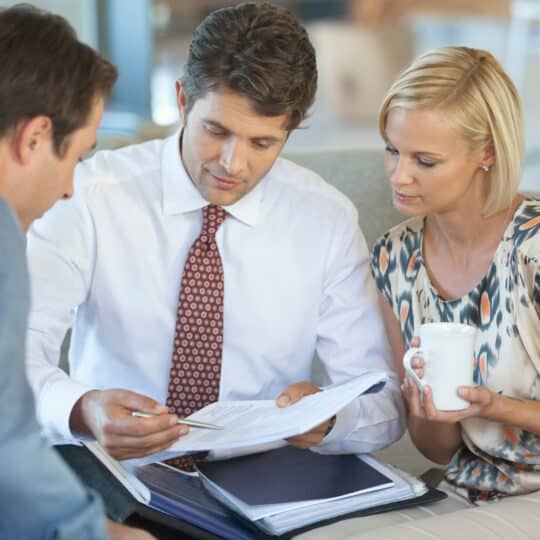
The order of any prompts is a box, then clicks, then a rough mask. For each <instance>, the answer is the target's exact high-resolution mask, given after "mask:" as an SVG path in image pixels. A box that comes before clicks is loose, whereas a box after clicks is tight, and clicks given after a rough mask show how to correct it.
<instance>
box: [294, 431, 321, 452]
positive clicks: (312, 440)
mask: <svg viewBox="0 0 540 540" xmlns="http://www.w3.org/2000/svg"><path fill="white" fill-rule="evenodd" d="M323 438H324V433H313V432H309V433H304V434H303V435H296V436H295V437H290V438H288V439H285V440H286V441H287V442H288V443H289V444H290V445H292V446H296V447H297V448H310V447H311V446H316V445H318V444H320V443H321V441H322V440H323Z"/></svg>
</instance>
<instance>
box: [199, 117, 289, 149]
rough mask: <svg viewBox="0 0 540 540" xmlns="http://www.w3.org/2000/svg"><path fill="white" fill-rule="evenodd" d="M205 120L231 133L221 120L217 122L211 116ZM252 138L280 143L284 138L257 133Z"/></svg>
mask: <svg viewBox="0 0 540 540" xmlns="http://www.w3.org/2000/svg"><path fill="white" fill-rule="evenodd" d="M204 122H205V123H206V124H209V125H211V126H213V127H216V128H219V129H222V130H223V131H226V132H227V133H230V130H229V129H227V128H226V127H225V126H224V125H223V124H220V123H219V122H216V121H215V120H210V119H209V118H207V119H206V120H204ZM251 140H253V141H265V142H268V143H279V142H281V141H282V140H283V139H282V138H281V137H276V136H274V135H257V136H255V137H251Z"/></svg>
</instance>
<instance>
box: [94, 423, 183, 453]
mask: <svg viewBox="0 0 540 540" xmlns="http://www.w3.org/2000/svg"><path fill="white" fill-rule="evenodd" d="M186 428H187V426H183V425H176V426H174V427H172V428H169V429H168V430H166V431H162V432H160V433H154V434H152V435H148V436H146V437H132V436H129V435H118V434H116V433H115V434H107V433H105V434H103V436H102V438H101V440H100V443H101V444H102V445H103V446H104V447H105V448H106V449H107V450H108V451H109V452H110V453H111V452H112V451H113V450H114V449H130V448H131V449H134V450H135V451H136V452H137V453H138V455H143V453H145V454H148V453H152V451H153V450H154V449H155V448H160V447H162V446H170V445H171V444H172V443H173V442H175V441H177V440H178V439H179V438H180V437H181V436H182V435H185V434H186V432H187V429H186Z"/></svg>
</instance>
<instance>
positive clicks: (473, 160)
mask: <svg viewBox="0 0 540 540" xmlns="http://www.w3.org/2000/svg"><path fill="white" fill-rule="evenodd" d="M380 130H381V133H382V136H383V138H384V140H385V142H386V158H385V166H386V169H387V173H388V177H389V180H390V184H391V187H392V191H393V200H394V204H395V206H396V208H397V209H398V210H400V211H401V212H403V214H404V215H406V216H408V217H409V218H410V219H408V220H407V221H405V222H404V223H402V224H401V225H398V226H397V227H395V228H393V229H392V230H390V231H389V232H388V233H386V234H385V235H384V236H383V237H382V238H380V239H379V240H378V241H377V242H376V243H375V245H374V247H373V251H372V269H373V274H374V276H375V279H376V282H377V286H378V289H379V293H380V302H381V305H382V309H383V313H384V316H385V323H386V326H387V331H388V335H389V337H390V341H391V345H392V349H393V353H394V357H395V362H396V366H397V367H398V369H400V373H401V376H402V379H403V385H402V390H403V394H404V396H405V399H406V401H407V404H408V427H409V431H410V434H411V438H412V440H413V441H414V443H415V445H416V446H417V447H418V449H419V450H420V451H421V452H422V453H423V454H424V455H425V456H426V457H428V458H429V459H431V460H433V461H436V462H438V463H440V464H444V465H447V464H448V468H447V470H446V480H447V482H448V483H449V484H450V485H451V486H453V487H454V488H455V489H456V491H457V492H458V493H460V494H461V495H463V496H464V497H465V498H466V500H468V501H469V502H470V503H473V504H477V503H478V502H480V501H486V500H493V499H498V498H501V497H504V496H506V495H517V494H524V493H529V492H532V491H536V490H539V489H540V402H539V401H538V400H540V376H539V375H540V318H539V317H540V203H539V202H537V201H534V200H529V199H527V198H526V197H524V196H523V195H520V194H519V193H518V192H517V190H518V185H519V181H520V176H521V161H522V154H523V137H522V117H521V107H520V103H519V98H518V95H517V92H516V89H515V87H514V85H513V84H512V82H511V81H510V79H509V78H508V76H507V75H506V74H505V73H504V71H503V70H502V68H501V66H500V65H499V64H498V62H497V61H496V60H495V59H494V58H493V56H492V55H491V54H489V53H488V52H485V51H482V50H475V49H469V48H465V47H449V48H444V49H439V50H435V51H432V52H429V53H427V54H425V55H423V56H421V57H420V58H418V59H417V60H416V61H415V62H414V63H413V64H412V65H411V66H410V67H409V68H408V69H407V70H406V71H404V72H403V73H402V75H401V76H400V77H399V78H398V80H397V81H396V82H395V83H394V84H393V85H392V87H391V88H390V90H389V91H388V93H387V95H386V98H385V100H384V102H383V106H382V110H381V115H380ZM432 321H445V322H447V321H448V322H449V321H453V322H462V323H466V324H470V325H473V326H476V327H477V328H478V333H477V341H476V347H475V383H476V384H477V385H478V386H475V387H462V388H460V389H459V394H460V395H461V396H462V397H463V398H465V399H466V400H468V401H469V402H470V403H471V405H470V407H468V408H467V409H465V410H463V411H457V412H441V411H438V410H437V409H436V408H435V406H434V404H433V400H432V395H431V393H430V390H429V388H428V389H426V391H425V392H424V395H423V396H422V398H423V399H421V396H420V393H419V391H418V388H417V386H416V385H415V384H414V383H413V382H412V380H410V379H409V378H408V377H403V369H402V368H401V359H402V357H403V353H404V352H405V350H406V348H408V347H410V346H411V342H412V341H413V336H414V335H415V334H416V333H417V330H418V326H419V325H420V324H422V323H424V322H432ZM422 367H423V361H422V360H419V361H418V362H417V365H416V368H417V370H418V373H419V374H420V375H422V374H423V373H422V371H423V370H422Z"/></svg>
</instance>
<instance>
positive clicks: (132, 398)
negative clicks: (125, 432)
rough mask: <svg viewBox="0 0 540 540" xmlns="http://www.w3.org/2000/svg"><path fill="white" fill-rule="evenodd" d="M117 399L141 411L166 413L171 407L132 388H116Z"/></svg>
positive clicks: (134, 409)
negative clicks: (133, 390)
mask: <svg viewBox="0 0 540 540" xmlns="http://www.w3.org/2000/svg"><path fill="white" fill-rule="evenodd" d="M115 392H116V395H115V397H116V401H117V402H118V403H119V404H121V405H122V406H123V407H125V408H126V409H130V410H132V411H139V412H144V413H148V414H166V413H168V412H169V408H168V407H167V406H166V405H162V404H161V403H158V402H157V401H156V400H155V399H152V398H151V397H148V396H145V395H143V394H138V393H137V392H131V391H130V390H115Z"/></svg>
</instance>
